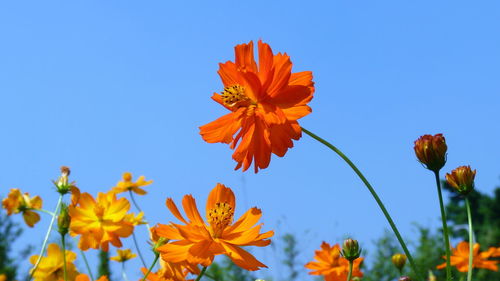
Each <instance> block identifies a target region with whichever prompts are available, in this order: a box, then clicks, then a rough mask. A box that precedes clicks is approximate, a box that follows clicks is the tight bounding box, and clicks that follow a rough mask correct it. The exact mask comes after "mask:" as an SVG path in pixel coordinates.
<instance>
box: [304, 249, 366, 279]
mask: <svg viewBox="0 0 500 281" xmlns="http://www.w3.org/2000/svg"><path fill="white" fill-rule="evenodd" d="M315 253H316V255H315V256H314V259H315V260H316V261H311V262H308V263H307V264H306V265H305V267H306V268H308V269H311V270H313V271H311V272H309V274H311V275H323V277H324V278H325V280H326V281H345V280H346V279H347V274H348V273H349V261H348V260H347V259H345V258H343V257H342V256H341V255H340V245H339V244H335V245H333V246H330V244H328V243H326V242H323V243H322V244H321V250H319V251H315ZM362 262H363V258H357V259H355V260H354V262H353V269H352V276H353V277H363V273H362V272H361V271H360V270H359V266H360V265H361V263H362Z"/></svg>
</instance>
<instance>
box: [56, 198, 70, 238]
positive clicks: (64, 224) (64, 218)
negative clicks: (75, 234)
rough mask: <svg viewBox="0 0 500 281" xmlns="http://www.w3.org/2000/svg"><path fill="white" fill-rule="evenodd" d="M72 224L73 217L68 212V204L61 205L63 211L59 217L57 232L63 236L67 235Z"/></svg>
mask: <svg viewBox="0 0 500 281" xmlns="http://www.w3.org/2000/svg"><path fill="white" fill-rule="evenodd" d="M70 223H71V217H70V215H69V212H68V206H66V204H64V203H62V204H61V211H60V212H59V216H58V217H57V230H58V231H59V233H61V235H66V234H67V233H68V230H69V225H70Z"/></svg>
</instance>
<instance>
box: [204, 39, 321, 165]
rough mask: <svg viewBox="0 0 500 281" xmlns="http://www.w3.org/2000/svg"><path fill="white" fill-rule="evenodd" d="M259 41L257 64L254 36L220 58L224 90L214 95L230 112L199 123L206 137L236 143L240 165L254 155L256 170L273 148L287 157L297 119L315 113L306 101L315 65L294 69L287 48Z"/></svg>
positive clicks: (296, 134)
mask: <svg viewBox="0 0 500 281" xmlns="http://www.w3.org/2000/svg"><path fill="white" fill-rule="evenodd" d="M258 45H259V51H258V52H259V53H258V55H259V63H258V65H257V63H256V62H255V59H254V50H253V42H252V41H250V43H248V44H241V45H237V46H236V47H235V48H234V49H235V62H232V61H228V62H226V63H221V64H219V71H218V73H219V75H220V77H221V79H222V83H223V84H224V91H222V92H221V94H217V93H214V94H213V96H212V99H213V100H215V101H216V102H218V103H219V104H221V105H222V106H224V107H225V108H226V109H228V110H229V111H231V112H230V113H229V114H226V115H224V116H222V117H221V118H219V119H217V120H215V121H213V122H211V123H208V124H206V125H204V126H201V127H200V134H201V136H202V137H203V139H204V140H205V141H206V142H209V143H217V142H221V143H227V144H230V148H231V149H235V148H236V150H235V151H234V153H233V159H234V160H236V162H238V165H237V166H236V168H235V169H239V168H240V167H243V171H246V170H247V169H248V168H249V167H250V165H251V164H252V161H255V162H254V168H255V172H256V173H257V171H258V170H259V169H264V168H266V167H267V166H268V165H269V162H270V160H271V153H274V154H276V155H278V156H279V157H283V156H284V155H285V153H286V152H287V150H288V148H291V147H293V142H292V139H293V140H298V139H299V138H300V137H301V135H302V130H301V128H300V126H299V123H298V122H297V120H298V119H300V118H302V117H304V116H306V115H308V114H309V113H311V108H310V107H309V106H308V105H307V103H308V102H309V101H311V99H312V97H313V93H314V83H313V82H312V73H311V72H310V71H304V72H297V73H292V62H291V61H290V57H289V56H288V55H287V54H286V53H285V54H281V53H278V54H276V55H274V54H273V52H272V50H271V47H270V46H269V45H268V44H266V43H262V41H259V43H258ZM235 135H236V136H235ZM240 140H241V142H240ZM238 142H240V143H239V144H238Z"/></svg>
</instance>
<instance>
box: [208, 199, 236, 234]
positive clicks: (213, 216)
mask: <svg viewBox="0 0 500 281" xmlns="http://www.w3.org/2000/svg"><path fill="white" fill-rule="evenodd" d="M233 216H234V210H233V208H232V207H231V206H230V205H229V204H228V203H225V202H224V203H221V202H217V203H215V207H214V208H212V209H210V210H209V211H208V223H210V226H212V231H213V233H212V234H213V236H214V238H219V237H221V235H222V232H223V231H224V228H226V227H227V226H228V225H229V224H231V223H232V222H233Z"/></svg>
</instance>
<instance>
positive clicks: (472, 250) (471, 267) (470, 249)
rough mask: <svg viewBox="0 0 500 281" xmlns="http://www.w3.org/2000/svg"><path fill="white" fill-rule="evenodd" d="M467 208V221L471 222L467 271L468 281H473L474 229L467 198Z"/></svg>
mask: <svg viewBox="0 0 500 281" xmlns="http://www.w3.org/2000/svg"><path fill="white" fill-rule="evenodd" d="M465 207H466V208H467V220H468V222H469V267H468V271H467V281H472V269H473V266H472V263H473V261H474V231H473V229H472V214H471V210H470V202H469V198H467V197H465Z"/></svg>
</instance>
